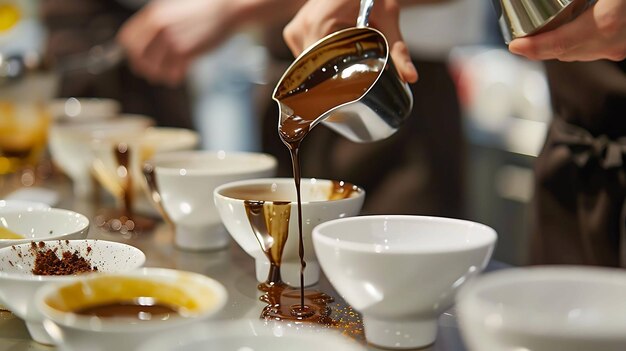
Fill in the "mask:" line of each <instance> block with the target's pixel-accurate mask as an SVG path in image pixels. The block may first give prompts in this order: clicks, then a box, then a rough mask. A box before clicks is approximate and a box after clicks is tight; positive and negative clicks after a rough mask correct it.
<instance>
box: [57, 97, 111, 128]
mask: <svg viewBox="0 0 626 351" xmlns="http://www.w3.org/2000/svg"><path fill="white" fill-rule="evenodd" d="M48 109H49V110H50V114H51V115H52V118H53V119H55V120H56V121H59V122H63V123H83V122H92V121H101V120H106V119H111V118H114V117H117V115H118V114H119V112H120V109H121V106H120V103H119V102H117V101H115V100H113V99H102V98H82V97H81V98H76V97H71V98H58V99H54V100H52V101H51V102H50V103H49V104H48Z"/></svg>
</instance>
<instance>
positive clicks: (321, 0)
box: [283, 0, 442, 83]
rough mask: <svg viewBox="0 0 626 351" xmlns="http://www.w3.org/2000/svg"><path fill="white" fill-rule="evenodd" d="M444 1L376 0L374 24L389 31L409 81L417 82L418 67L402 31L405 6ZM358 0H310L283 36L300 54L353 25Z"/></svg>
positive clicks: (400, 67) (400, 69)
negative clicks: (332, 34)
mask: <svg viewBox="0 0 626 351" xmlns="http://www.w3.org/2000/svg"><path fill="white" fill-rule="evenodd" d="M441 1H442V0H376V1H375V2H374V7H373V9H372V12H371V13H370V26H372V27H374V28H377V29H378V30H380V31H381V32H383V33H384V34H385V36H386V37H387V40H388V41H389V45H390V50H391V57H392V58H393V61H394V63H395V65H396V67H397V68H398V72H399V73H400V76H401V77H402V78H403V79H404V80H405V81H407V82H410V83H413V82H416V81H417V77H418V76H417V70H416V69H415V66H413V63H412V62H411V57H410V55H409V50H408V48H407V45H406V43H405V42H404V40H403V38H402V34H401V33H400V8H401V7H402V6H409V5H417V4H427V3H435V2H441ZM359 5H360V2H359V1H357V0H309V1H307V2H306V4H304V6H302V8H301V9H300V11H299V12H298V13H297V14H296V16H295V17H294V18H293V19H292V20H291V22H289V24H288V25H287V26H286V27H285V30H284V32H283V36H284V38H285V41H286V43H287V46H289V49H291V52H292V53H293V54H294V55H295V56H297V55H299V54H300V53H301V52H302V51H303V50H304V49H305V48H306V47H308V46H309V45H311V44H313V43H314V42H316V41H317V40H319V39H320V38H322V37H324V36H326V35H328V34H330V33H332V32H334V31H337V30H340V29H343V28H347V27H353V26H354V25H355V23H356V18H357V16H358V13H359Z"/></svg>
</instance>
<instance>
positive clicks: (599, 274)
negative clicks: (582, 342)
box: [457, 265, 626, 338]
mask: <svg viewBox="0 0 626 351" xmlns="http://www.w3.org/2000/svg"><path fill="white" fill-rule="evenodd" d="M531 281H532V282H539V281H546V282H551V283H554V282H558V281H561V282H577V283H580V282H583V281H586V282H593V283H600V284H602V285H611V286H623V287H624V290H625V291H626V272H624V271H623V269H620V268H609V267H592V266H576V265H555V266H531V267H518V268H508V269H502V270H498V271H495V272H490V273H487V274H484V275H482V276H479V277H477V278H476V279H474V280H472V281H470V282H468V284H467V285H466V286H464V287H463V288H462V289H461V290H460V291H459V293H458V294H457V304H458V305H459V310H463V309H466V308H469V307H470V305H473V307H471V308H472V309H478V310H482V311H489V310H493V309H494V308H498V309H501V308H502V304H500V303H498V302H493V301H490V300H488V299H485V298H481V297H480V296H479V295H480V294H481V293H483V292H485V291H487V290H489V289H492V288H499V287H503V286H510V285H511V284H514V285H518V286H519V289H520V291H521V290H523V289H524V285H525V284H526V283H528V282H531ZM566 293H567V292H564V294H566ZM507 312H509V313H510V314H508V318H507V325H509V326H508V327H506V328H503V329H507V330H511V329H515V330H524V331H525V332H528V333H538V334H540V335H546V333H548V332H549V333H550V334H551V335H554V336H557V337H558V336H572V335H575V336H581V337H585V336H594V337H617V336H619V337H622V338H623V337H624V328H623V325H622V324H618V323H616V325H613V328H611V326H610V325H603V326H602V329H594V330H589V328H588V327H587V326H581V325H579V326H574V325H570V326H568V327H567V328H564V327H563V326H562V325H561V323H545V324H543V325H541V326H537V325H533V324H532V323H530V322H529V319H528V306H521V305H520V306H509V307H508V309H507Z"/></svg>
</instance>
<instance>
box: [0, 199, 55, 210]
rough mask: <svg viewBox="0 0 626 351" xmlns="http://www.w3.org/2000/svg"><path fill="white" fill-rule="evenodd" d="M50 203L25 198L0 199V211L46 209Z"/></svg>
mask: <svg viewBox="0 0 626 351" xmlns="http://www.w3.org/2000/svg"><path fill="white" fill-rule="evenodd" d="M48 208H50V205H48V204H46V203H43V202H37V201H27V200H6V199H4V200H0V211H28V210H30V209H42V210H45V209H48Z"/></svg>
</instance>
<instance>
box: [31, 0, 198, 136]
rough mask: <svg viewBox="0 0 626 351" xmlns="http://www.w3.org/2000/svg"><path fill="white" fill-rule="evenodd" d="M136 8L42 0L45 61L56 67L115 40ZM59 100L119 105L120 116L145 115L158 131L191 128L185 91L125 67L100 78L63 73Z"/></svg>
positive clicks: (98, 0)
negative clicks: (101, 100)
mask: <svg viewBox="0 0 626 351" xmlns="http://www.w3.org/2000/svg"><path fill="white" fill-rule="evenodd" d="M141 5H142V4H141V1H131V0H128V1H119V2H118V1H112V0H41V3H40V5H39V6H40V13H41V18H42V22H43V23H44V25H45V26H46V28H47V30H48V39H47V43H46V56H47V57H48V58H49V59H50V61H52V62H60V61H62V60H63V59H64V58H67V57H70V56H72V55H75V54H79V53H85V52H88V51H89V50H90V49H91V48H92V47H94V46H96V45H100V44H103V43H107V42H109V41H112V40H114V38H115V35H116V33H117V31H118V29H119V28H120V27H121V26H122V25H123V24H124V23H125V22H126V21H127V20H128V19H129V18H130V17H131V16H132V15H133V14H134V13H135V11H137V9H138V8H139V7H140V6H141ZM58 95H59V96H60V97H72V96H77V97H103V98H112V99H115V100H117V101H119V102H120V103H121V104H122V109H123V111H124V112H127V113H139V114H145V115H148V116H150V117H153V118H154V119H155V121H156V123H157V124H158V125H162V126H171V127H184V128H191V127H192V121H191V113H190V108H189V99H188V94H187V92H186V89H185V88H184V87H182V86H181V87H166V86H162V85H155V84H152V83H151V82H150V81H149V80H146V79H144V78H141V77H138V76H137V75H135V74H133V73H132V71H131V70H130V68H129V67H128V65H126V64H124V63H123V64H120V65H117V66H115V67H113V68H111V69H110V70H107V71H105V72H101V73H100V74H91V73H89V72H87V71H86V70H79V71H74V72H68V73H67V74H64V75H63V76H62V77H61V82H60V86H59V91H58Z"/></svg>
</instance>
